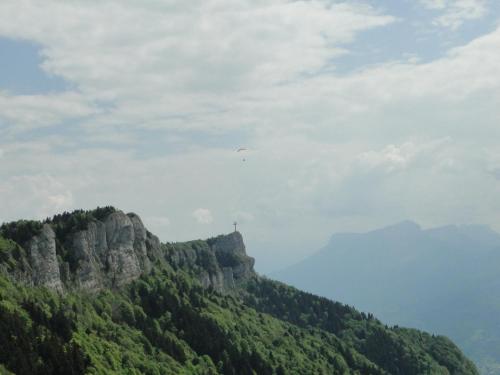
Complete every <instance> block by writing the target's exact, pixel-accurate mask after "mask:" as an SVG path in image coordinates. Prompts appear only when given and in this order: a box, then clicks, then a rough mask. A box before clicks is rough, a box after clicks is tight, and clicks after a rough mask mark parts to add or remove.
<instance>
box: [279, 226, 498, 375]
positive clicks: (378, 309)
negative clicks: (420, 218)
mask: <svg viewBox="0 0 500 375" xmlns="http://www.w3.org/2000/svg"><path fill="white" fill-rule="evenodd" d="M272 277H274V278H276V279H278V280H280V281H283V282H286V283H289V284H291V285H293V286H296V287H298V288H301V289H304V290H306V291H309V292H312V293H316V294H319V295H322V296H325V297H327V298H331V299H335V300H340V301H343V302H344V303H347V304H349V305H353V306H354V307H356V308H357V309H360V310H362V311H370V312H373V313H374V314H375V315H376V316H377V317H379V318H380V319H381V320H382V321H384V322H387V323H390V324H395V325H396V324H397V325H404V326H409V327H414V328H418V329H425V330H428V331H431V332H433V333H439V334H444V335H446V336H448V337H450V338H451V339H452V340H454V341H455V342H456V343H457V344H458V345H459V346H460V347H461V348H462V349H463V350H464V352H465V353H466V354H467V355H468V356H469V357H470V358H472V359H473V360H474V361H475V362H476V364H477V365H478V366H479V368H480V371H481V372H482V373H483V374H488V375H490V374H491V375H493V374H500V234H498V233H496V232H495V231H493V230H492V229H490V228H489V227H486V226H477V225H471V226H469V225H467V226H454V225H451V226H445V227H440V228H434V229H427V230H423V229H422V228H421V227H420V226H419V225H417V224H415V223H413V222H411V221H405V222H402V223H399V224H396V225H393V226H389V227H386V228H383V229H379V230H375V231H371V232H368V233H341V234H335V235H333V236H332V238H331V240H330V242H329V243H328V245H327V246H325V247H324V248H323V249H322V250H320V251H319V252H317V253H316V254H314V255H312V256H310V257H309V258H307V259H305V260H303V261H301V262H300V263H298V264H296V265H293V266H291V267H289V268H287V269H285V270H282V271H280V272H276V273H275V274H273V275H272Z"/></svg>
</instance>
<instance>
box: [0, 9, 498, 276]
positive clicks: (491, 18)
mask: <svg viewBox="0 0 500 375" xmlns="http://www.w3.org/2000/svg"><path fill="white" fill-rule="evenodd" d="M499 21H500V2H499V1H497V0H411V1H410V0H378V1H375V0H359V1H346V2H343V1H333V0H324V1H323V0H308V1H291V0H265V1H261V0H189V1H185V0H183V1H181V0H99V1H97V0H87V1H83V0H82V1H77V0H72V1H63V0H45V1H43V2H41V1H37V0H2V1H1V2H0V64H1V65H0V67H1V69H0V221H9V220H15V219H19V218H44V217H47V216H49V215H53V214H55V213H57V212H60V211H63V210H71V209H76V208H86V209H90V208H94V207H96V206H98V205H100V206H102V205H114V206H116V207H118V208H120V209H122V210H124V211H134V212H136V213H138V214H139V215H140V216H141V217H142V218H143V221H144V222H145V223H146V225H147V226H148V227H149V228H150V230H151V231H153V232H154V233H156V234H157V235H159V236H160V238H161V239H162V240H163V241H176V240H185V239H194V238H203V237H208V236H211V235H215V234H219V233H225V232H229V231H231V230H232V228H233V227H232V222H233V221H234V220H236V221H238V222H239V223H240V224H239V229H240V230H241V232H242V233H243V234H244V236H245V239H246V243H247V247H248V251H249V253H250V254H251V255H253V256H255V257H256V258H257V269H258V270H260V271H262V272H268V271H272V270H274V269H277V268H281V267H283V266H285V265H287V264H290V263H293V262H295V261H296V260H298V259H300V258H301V257H303V256H305V255H306V254H308V253H311V252H313V251H316V250H317V249H318V248H320V247H321V246H322V245H323V244H324V243H325V242H326V241H327V240H328V238H329V237H330V235H331V234H332V233H334V232H338V231H351V230H356V231H360V230H366V229H371V228H375V227H378V226H383V225H386V224H390V223H394V222H397V221H400V220H404V219H412V220H415V221H417V222H419V223H420V224H422V225H423V226H424V227H426V226H435V225H441V224H448V223H457V224H460V223H484V224H488V225H491V226H492V227H493V228H495V229H497V230H500V147H499V143H500V23H499ZM240 147H245V148H247V149H248V150H247V151H243V152H239V153H238V152H236V150H237V149H238V148H240ZM243 159H245V161H243Z"/></svg>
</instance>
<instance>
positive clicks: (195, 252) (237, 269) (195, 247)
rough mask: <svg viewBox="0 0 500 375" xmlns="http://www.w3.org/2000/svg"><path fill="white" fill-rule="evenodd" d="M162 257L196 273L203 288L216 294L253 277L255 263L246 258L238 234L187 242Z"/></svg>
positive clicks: (178, 266)
mask: <svg viewBox="0 0 500 375" xmlns="http://www.w3.org/2000/svg"><path fill="white" fill-rule="evenodd" d="M165 256H166V258H167V260H168V262H169V263H170V264H172V265H173V266H175V267H177V268H183V269H186V270H188V271H190V272H192V273H195V274H197V276H198V279H199V280H200V282H201V284H202V285H203V287H204V288H210V287H211V288H213V289H215V290H217V291H218V292H229V291H231V290H233V289H234V288H236V287H237V286H238V285H239V284H240V283H242V282H244V281H245V280H247V279H249V278H250V277H253V276H256V273H255V271H254V268H253V267H254V264H255V260H254V258H252V257H249V256H248V255H247V253H246V249H245V244H244V242H243V237H242V235H241V233H239V232H233V233H231V234H228V235H221V236H218V237H215V238H211V239H208V240H207V241H192V242H188V243H186V245H185V246H182V247H179V248H173V249H172V250H171V251H169V252H167V253H166V254H165Z"/></svg>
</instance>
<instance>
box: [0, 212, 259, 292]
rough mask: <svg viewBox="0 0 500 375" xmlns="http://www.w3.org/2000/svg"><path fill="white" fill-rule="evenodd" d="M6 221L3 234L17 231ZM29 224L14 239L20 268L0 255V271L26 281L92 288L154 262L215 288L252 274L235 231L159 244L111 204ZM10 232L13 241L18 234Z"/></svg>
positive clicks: (122, 279)
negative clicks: (103, 210)
mask: <svg viewBox="0 0 500 375" xmlns="http://www.w3.org/2000/svg"><path fill="white" fill-rule="evenodd" d="M75 217H76V219H75ZM82 217H83V218H84V219H81V218H82ZM78 218H80V219H78ZM79 220H80V221H79ZM9 225H10V227H9V228H10V229H11V230H10V231H8V233H6V232H7V231H5V230H4V231H3V232H1V231H0V233H2V234H3V236H4V237H9V233H14V234H15V233H18V232H20V230H19V229H17V231H16V226H15V223H11V224H9ZM35 227H36V228H37V231H36V234H35V235H32V236H31V237H30V238H28V239H27V240H25V241H24V243H22V244H18V245H17V246H18V249H17V250H18V252H19V253H20V254H22V256H18V257H17V258H20V257H21V258H23V259H22V262H20V263H19V264H22V265H23V267H22V270H20V269H19V268H20V267H12V266H10V267H7V266H6V265H3V266H2V261H1V259H0V271H2V270H3V272H4V273H7V274H9V275H10V276H11V278H14V279H15V280H17V281H21V282H23V283H24V284H27V285H35V286H46V287H48V288H50V289H54V290H57V291H60V292H63V291H66V290H86V291H90V292H93V291H98V290H101V289H103V288H107V287H119V286H121V285H124V284H126V283H128V282H130V281H132V280H134V279H137V278H138V277H139V276H140V275H142V274H144V273H149V272H150V271H151V269H152V267H153V264H154V263H156V262H159V263H168V264H170V265H171V266H172V267H174V268H185V269H186V270H188V271H189V272H190V273H192V274H195V276H196V277H197V278H198V279H199V280H200V282H201V283H202V285H203V286H204V287H206V288H208V287H212V288H214V289H215V290H218V291H220V292H224V291H228V290H231V289H232V288H234V287H235V286H236V285H237V284H238V283H239V282H240V281H242V280H244V279H246V278H249V277H251V276H252V275H255V273H254V271H253V265H254V260H253V258H251V257H248V256H247V255H246V250H245V245H244V243H243V238H242V236H241V234H240V233H238V232H234V233H231V234H229V235H226V236H218V237H216V238H212V239H209V240H207V241H192V242H188V243H183V244H166V245H162V244H161V243H160V241H159V239H158V238H157V237H156V236H155V235H153V234H151V233H150V232H149V231H147V230H146V228H145V227H144V224H143V223H142V220H141V219H140V217H139V216H137V215H136V214H134V213H129V214H125V213H124V212H122V211H118V210H114V209H113V210H112V212H110V213H107V214H106V215H105V216H103V217H100V216H99V215H94V214H93V211H88V212H83V213H82V212H79V213H78V214H65V215H63V216H59V217H57V220H56V217H55V218H54V219H53V220H52V221H51V220H47V221H46V222H45V223H44V224H43V225H40V226H39V228H38V226H35ZM12 229H14V230H12ZM11 237H13V238H11V239H12V240H14V241H15V240H18V241H19V239H18V237H19V236H15V235H11ZM28 237H29V236H28ZM14 258H15V257H14V256H12V257H10V259H11V260H12V261H13V260H14ZM6 259H8V258H6ZM4 263H5V261H4Z"/></svg>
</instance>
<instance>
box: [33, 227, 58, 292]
mask: <svg viewBox="0 0 500 375" xmlns="http://www.w3.org/2000/svg"><path fill="white" fill-rule="evenodd" d="M27 247H28V253H29V254H30V257H29V258H30V259H29V262H30V264H31V270H32V274H31V278H32V283H33V285H35V286H46V287H48V288H50V289H55V290H59V291H61V290H62V288H63V285H62V282H61V277H60V274H59V263H58V261H57V254H56V235H55V233H54V231H53V230H52V228H51V227H50V225H47V224H45V225H44V226H43V227H42V230H41V232H40V234H39V235H37V236H35V237H33V238H32V239H31V241H29V243H28V245H27Z"/></svg>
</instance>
